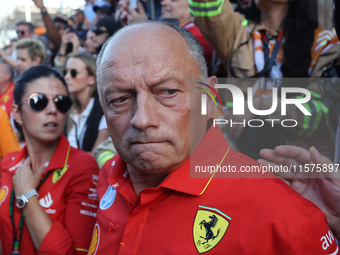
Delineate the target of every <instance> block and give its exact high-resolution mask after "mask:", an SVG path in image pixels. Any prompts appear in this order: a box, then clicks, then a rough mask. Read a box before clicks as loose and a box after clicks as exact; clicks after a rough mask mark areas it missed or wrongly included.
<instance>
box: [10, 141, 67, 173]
mask: <svg viewBox="0 0 340 255" xmlns="http://www.w3.org/2000/svg"><path fill="white" fill-rule="evenodd" d="M68 147H69V142H68V140H67V138H66V137H65V135H63V134H62V135H61V136H60V138H59V142H58V145H57V148H56V150H55V151H54V153H53V156H52V158H51V161H50V163H49V165H48V167H47V169H46V172H47V171H50V170H54V169H58V168H62V167H64V164H65V160H66V157H67V153H68ZM26 158H27V146H25V147H24V148H22V149H21V150H20V151H19V152H18V154H17V155H16V156H15V158H14V159H13V162H12V164H11V166H10V169H9V171H14V170H16V169H18V168H19V167H20V166H21V165H22V164H23V163H24V161H25V159H26Z"/></svg>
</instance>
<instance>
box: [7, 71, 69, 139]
mask: <svg viewBox="0 0 340 255" xmlns="http://www.w3.org/2000/svg"><path fill="white" fill-rule="evenodd" d="M48 77H53V78H56V79H58V80H59V81H61V83H62V84H63V85H64V86H65V88H66V91H67V95H69V93H68V89H67V84H66V82H65V80H64V77H63V76H62V75H61V74H60V73H59V72H58V70H57V69H55V68H53V67H50V66H47V65H38V66H34V67H31V68H29V69H27V70H26V71H25V72H23V73H22V74H21V75H20V77H19V79H18V80H17V81H16V82H15V85H14V92H13V93H14V104H17V105H18V110H19V111H20V112H21V108H22V104H21V103H22V100H23V96H24V94H25V92H26V88H27V86H28V85H29V84H30V83H31V82H33V81H35V80H38V79H40V78H48ZM14 125H15V127H16V128H17V130H18V132H19V140H20V141H25V138H24V135H23V132H22V128H21V126H20V125H19V123H17V122H16V121H15V120H14Z"/></svg>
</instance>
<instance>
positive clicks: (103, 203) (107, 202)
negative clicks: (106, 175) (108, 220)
mask: <svg viewBox="0 0 340 255" xmlns="http://www.w3.org/2000/svg"><path fill="white" fill-rule="evenodd" d="M116 194H117V190H116V189H115V188H114V187H112V186H109V187H108V188H107V190H106V192H105V194H104V196H103V197H102V199H101V200H100V204H99V206H100V209H102V210H106V209H107V208H109V207H110V206H111V205H112V204H113V202H114V201H115V199H116Z"/></svg>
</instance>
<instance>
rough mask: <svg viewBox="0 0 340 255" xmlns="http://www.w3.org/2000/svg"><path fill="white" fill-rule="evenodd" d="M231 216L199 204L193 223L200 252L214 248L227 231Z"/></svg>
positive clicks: (197, 247) (195, 240) (196, 243)
mask: <svg viewBox="0 0 340 255" xmlns="http://www.w3.org/2000/svg"><path fill="white" fill-rule="evenodd" d="M230 221H231V217H229V216H228V215H226V214H224V213H223V212H221V211H220V210H218V209H216V208H212V207H206V206H202V205H199V206H198V210H197V213H196V217H195V221H194V225H193V237H194V242H195V246H196V249H197V251H198V253H200V254H201V253H204V252H207V251H210V250H211V249H212V248H214V247H215V246H216V245H217V244H218V243H219V242H220V241H221V239H222V238H223V236H224V234H225V233H226V231H227V229H228V227H229V224H230Z"/></svg>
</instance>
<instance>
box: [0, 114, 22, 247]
mask: <svg viewBox="0 0 340 255" xmlns="http://www.w3.org/2000/svg"><path fill="white" fill-rule="evenodd" d="M19 150H20V144H19V141H18V137H17V135H16V133H15V132H14V130H13V128H12V125H11V122H10V120H9V117H8V116H7V113H6V112H5V111H4V110H3V109H2V108H1V107H0V162H1V159H2V158H3V157H4V156H5V155H6V154H8V153H10V152H13V151H19ZM0 178H1V175H0ZM0 183H1V182H0ZM0 188H1V186H0ZM0 200H1V199H0ZM0 250H1V249H0Z"/></svg>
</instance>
